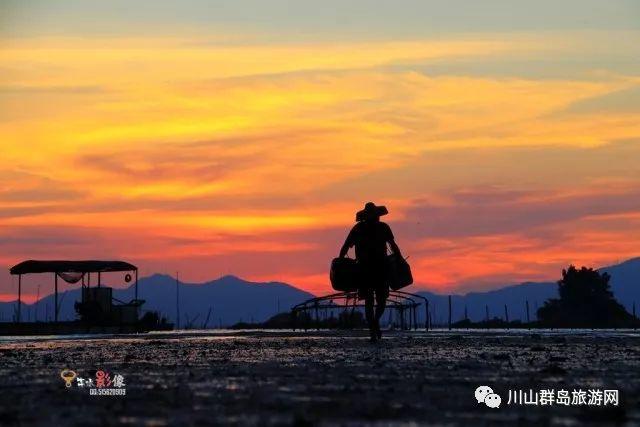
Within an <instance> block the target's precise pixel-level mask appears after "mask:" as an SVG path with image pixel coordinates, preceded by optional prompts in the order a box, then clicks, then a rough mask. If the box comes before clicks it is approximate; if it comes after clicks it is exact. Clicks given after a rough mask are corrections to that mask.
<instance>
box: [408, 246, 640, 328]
mask: <svg viewBox="0 0 640 427" xmlns="http://www.w3.org/2000/svg"><path fill="white" fill-rule="evenodd" d="M598 270H599V271H601V272H606V273H609V274H610V275H611V280H610V282H609V284H610V285H611V290H612V291H613V295H614V296H615V298H616V299H617V300H618V301H619V302H620V303H621V304H622V305H624V307H625V308H626V309H627V311H628V312H629V313H631V312H632V310H633V304H634V303H635V304H636V314H640V258H632V259H629V260H627V261H624V262H622V263H620V264H616V265H613V266H609V267H603V268H600V269H598ZM560 273H561V272H560V271H559V272H558V279H559V278H560V276H561V274H560ZM417 293H418V294H420V295H422V296H424V297H426V298H427V299H429V302H430V305H431V313H432V320H433V321H434V323H436V324H441V325H444V324H445V323H447V321H448V316H449V306H448V305H449V302H448V296H447V295H440V294H435V293H432V292H426V291H423V292H417ZM557 297H558V284H557V282H555V281H554V282H525V283H521V284H517V285H509V286H505V287H503V288H499V289H494V290H490V291H486V292H470V293H467V294H465V295H452V297H451V305H452V309H451V313H452V315H451V317H452V320H453V321H454V322H455V321H458V320H462V319H464V311H465V307H466V309H467V315H468V317H469V319H471V320H472V321H479V320H484V319H485V317H486V309H487V308H488V310H489V317H490V318H493V317H500V318H502V319H504V317H505V307H504V306H505V305H506V306H507V313H508V316H509V320H516V319H520V320H523V321H526V318H527V315H526V302H527V301H529V316H530V319H531V320H535V319H536V311H537V309H538V308H539V307H540V306H542V305H543V304H544V302H545V301H546V300H547V299H549V298H557Z"/></svg>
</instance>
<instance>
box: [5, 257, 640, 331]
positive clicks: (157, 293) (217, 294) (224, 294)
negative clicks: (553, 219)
mask: <svg viewBox="0 0 640 427" xmlns="http://www.w3.org/2000/svg"><path fill="white" fill-rule="evenodd" d="M599 270H600V271H604V272H607V273H609V274H610V275H611V281H610V284H611V288H612V291H613V293H614V296H615V297H616V299H617V300H618V301H619V302H620V303H622V304H623V305H624V306H625V308H626V309H627V310H628V311H629V312H631V311H632V307H633V304H634V303H635V304H636V309H637V310H638V311H639V312H640V258H633V259H630V260H628V261H625V262H622V263H620V264H617V265H613V266H609V267H603V268H601V269H599ZM558 277H560V271H559V272H558ZM327 280H328V278H327ZM406 290H407V291H409V292H412V291H413V292H416V293H418V294H420V295H422V296H424V297H426V298H427V299H428V300H429V303H430V308H431V315H432V320H433V322H434V323H435V324H441V325H444V324H446V322H447V319H448V296H447V295H442V294H436V293H433V292H429V291H417V290H415V289H412V288H411V287H410V288H408V289H406ZM133 296H134V288H133V285H131V286H129V287H128V288H125V289H114V297H115V298H117V299H119V300H122V301H129V300H131V299H132V298H133ZM138 296H139V298H141V299H144V300H146V303H145V305H144V306H143V308H144V309H145V310H153V311H159V312H160V313H161V314H162V315H163V316H166V317H167V318H168V319H169V320H170V321H172V322H175V314H176V282H175V278H173V277H170V276H167V275H162V274H154V275H152V276H149V277H144V278H141V279H140V281H139V295H138ZM313 296H314V295H312V294H310V293H308V292H305V291H302V290H300V289H298V288H296V287H294V286H292V285H289V284H286V283H281V282H267V283H254V282H248V281H245V280H243V279H241V278H238V277H236V276H223V277H220V278H219V279H216V280H212V281H209V282H205V283H182V282H180V310H181V316H180V317H181V319H180V326H181V327H184V326H185V325H186V322H187V320H189V321H192V323H193V326H196V327H201V326H202V325H203V323H204V321H205V319H206V317H207V313H208V312H209V309H210V308H211V316H210V319H209V323H208V326H209V327H213V326H219V325H222V326H229V325H231V324H233V323H236V322H239V321H245V322H251V321H255V322H263V321H265V320H267V319H268V318H269V317H271V316H273V315H274V314H276V313H277V312H278V311H280V312H283V311H287V310H289V309H290V308H291V307H292V306H293V305H295V304H298V303H300V302H302V301H304V300H307V299H309V298H312V297H313ZM555 297H557V283H556V282H525V283H521V284H517V285H509V286H505V287H502V288H499V289H494V290H490V291H485V292H470V293H467V294H464V295H452V298H451V299H452V320H453V321H454V322H455V321H457V320H461V319H463V318H464V312H465V307H466V310H467V315H468V317H469V318H470V319H471V320H473V321H478V320H483V319H484V318H485V316H486V309H487V308H488V310H489V317H491V318H493V317H500V318H504V316H505V308H504V306H505V305H506V306H507V312H508V316H509V319H510V320H515V319H521V320H526V301H529V314H530V318H531V320H534V319H536V316H535V313H536V311H537V309H538V308H539V307H540V306H542V304H544V301H546V300H547V299H549V298H555ZM58 298H59V301H60V319H61V320H70V319H73V318H74V317H75V311H74V308H73V304H74V302H75V301H77V300H79V299H80V289H78V288H75V289H72V290H69V291H65V292H61V293H60V294H59V297H58ZM53 299H54V298H53V295H48V296H46V297H44V298H42V299H41V300H40V302H39V304H38V307H39V308H38V313H39V314H38V317H39V319H40V320H43V319H44V315H45V312H46V311H47V310H46V307H47V306H48V307H49V310H48V311H49V317H50V318H51V317H53V312H52V307H53ZM34 307H35V304H31V305H26V304H25V305H23V308H22V318H23V320H25V321H26V320H28V316H29V312H31V318H32V320H33V319H34V317H35V316H34ZM14 309H15V302H4V303H0V316H1V319H2V320H4V321H7V320H9V319H11V317H12V315H13V313H14ZM417 314H418V320H419V322H424V311H423V310H418V313H417ZM196 316H197V318H196ZM194 318H196V320H195V321H194V320H193V319H194Z"/></svg>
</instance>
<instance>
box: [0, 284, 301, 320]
mask: <svg viewBox="0 0 640 427" xmlns="http://www.w3.org/2000/svg"><path fill="white" fill-rule="evenodd" d="M113 296H114V298H117V299H119V300H121V301H124V302H128V301H129V300H131V299H133V297H134V287H133V285H131V286H130V287H128V288H126V289H114V295H113ZM138 297H139V298H141V299H144V300H146V303H145V304H144V306H143V308H144V309H145V310H153V311H156V310H157V311H160V313H161V314H162V315H164V316H166V317H168V319H169V320H170V321H172V322H175V315H176V281H175V279H174V278H173V277H170V276H166V275H162V274H155V275H153V276H149V277H144V278H142V279H140V282H139V288H138ZM312 297H313V295H311V294H309V293H307V292H304V291H301V290H299V289H297V288H294V287H293V286H290V285H287V284H285V283H279V282H268V283H253V282H247V281H245V280H242V279H240V278H238V277H235V276H224V277H221V278H219V279H217V280H213V281H210V282H206V283H182V282H180V314H181V315H180V317H181V320H180V325H181V327H184V326H185V325H186V322H187V317H188V318H189V319H193V318H194V317H195V316H198V318H197V320H196V321H195V322H194V325H196V326H198V327H200V326H202V324H203V322H204V321H205V319H206V317H207V312H208V311H209V308H212V310H211V318H210V320H209V327H212V326H214V325H215V326H218V325H219V324H220V323H222V325H231V324H233V323H236V322H239V321H241V320H242V321H251V320H252V319H253V320H254V321H260V322H262V321H265V320H267V319H268V318H269V317H271V316H273V315H274V314H275V313H276V312H277V310H278V305H279V307H280V310H282V311H285V310H288V309H289V308H290V307H291V306H292V305H295V304H297V303H299V302H302V301H304V300H306V299H309V298H312ZM58 299H59V301H60V307H61V308H60V316H59V318H60V320H70V319H74V318H75V311H74V308H73V304H74V302H75V301H78V300H80V289H79V288H76V289H73V290H69V291H65V292H61V293H60V294H59V295H58ZM53 300H54V297H53V295H48V296H47V297H45V298H42V299H41V301H40V303H39V308H38V313H39V315H38V316H39V319H41V320H42V319H44V315H45V312H46V311H47V308H46V307H47V305H48V307H49V309H48V312H49V316H50V317H53V311H52V307H53V304H54V303H53ZM34 306H35V305H24V306H23V309H22V318H23V319H24V320H27V316H28V311H29V310H32V313H33V310H34ZM14 307H15V303H14V302H11V303H0V310H1V311H2V318H3V319H4V320H8V319H10V318H11V316H12V314H13V310H14ZM32 316H33V314H32Z"/></svg>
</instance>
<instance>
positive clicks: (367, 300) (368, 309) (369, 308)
mask: <svg viewBox="0 0 640 427" xmlns="http://www.w3.org/2000/svg"><path fill="white" fill-rule="evenodd" d="M374 302H375V300H374V294H373V289H371V290H369V289H367V291H366V293H365V297H364V314H365V316H366V319H367V325H368V326H369V333H370V335H371V339H372V340H375V338H376V337H377V333H376V315H375V311H374Z"/></svg>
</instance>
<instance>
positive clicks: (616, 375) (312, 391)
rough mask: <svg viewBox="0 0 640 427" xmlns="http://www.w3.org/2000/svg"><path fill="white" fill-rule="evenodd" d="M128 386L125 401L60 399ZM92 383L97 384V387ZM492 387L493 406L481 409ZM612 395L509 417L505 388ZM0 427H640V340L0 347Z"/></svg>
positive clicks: (435, 338) (401, 336) (241, 340)
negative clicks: (81, 383) (69, 376)
mask: <svg viewBox="0 0 640 427" xmlns="http://www.w3.org/2000/svg"><path fill="white" fill-rule="evenodd" d="M64 368H69V369H72V370H74V371H75V372H76V373H77V374H78V376H80V377H93V378H95V371H96V370H98V369H101V370H104V371H106V372H109V373H110V374H111V376H112V377H113V376H114V375H116V374H120V375H122V377H123V378H124V383H125V384H126V395H125V396H94V395H90V394H89V390H88V389H86V388H81V387H78V386H77V383H76V382H74V383H73V386H72V387H70V388H66V387H65V383H64V381H63V380H62V379H61V378H60V371H61V370H62V369H64ZM94 381H95V379H94ZM479 385H488V386H490V387H492V388H493V390H494V392H496V393H497V394H499V395H500V396H501V398H502V403H501V406H500V407H499V408H495V409H492V408H488V407H487V406H486V405H485V404H484V403H480V404H479V403H477V402H476V400H475V397H474V391H475V389H476V387H478V386H479ZM509 389H523V390H527V391H528V390H529V389H533V390H534V391H537V390H540V389H553V390H559V389H566V390H569V391H571V390H573V389H583V390H588V389H601V390H604V389H617V390H619V393H620V395H619V399H620V402H619V405H618V406H612V405H607V406H606V407H605V406H597V405H594V406H585V405H581V406H558V405H550V406H533V405H527V406H524V405H513V404H511V405H509V404H507V400H508V390H509ZM0 393H1V394H0V424H1V425H52V426H62V425H78V426H80V425H81V426H93V425H112V424H127V425H228V424H233V425H354V426H358V425H464V426H467V425H469V426H483V425H487V426H488V425H492V426H493V425H509V426H511V425H538V426H545V425H567V426H574V425H575V426H582V425H629V426H631V425H640V335H639V334H637V333H634V332H633V331H628V332H623V331H612V332H607V333H592V332H590V331H584V332H578V333H576V332H573V333H564V332H553V333H547V332H528V331H521V332H514V331H495V332H477V331H472V332H467V331H452V332H449V331H430V332H395V333H389V334H388V335H387V336H385V339H384V340H383V342H382V343H379V344H377V345H372V344H369V343H368V341H367V338H366V335H365V334H364V333H363V332H357V331H355V332H324V333H323V332H307V333H304V332H295V333H294V332H246V333H242V332H234V333H229V334H225V333H211V332H207V333H164V334H147V335H138V336H127V337H124V336H123V337H110V338H105V337H83V338H70V337H67V338H63V339H60V338H57V339H52V338H39V339H38V338H29V339H21V340H11V339H2V338H0Z"/></svg>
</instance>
